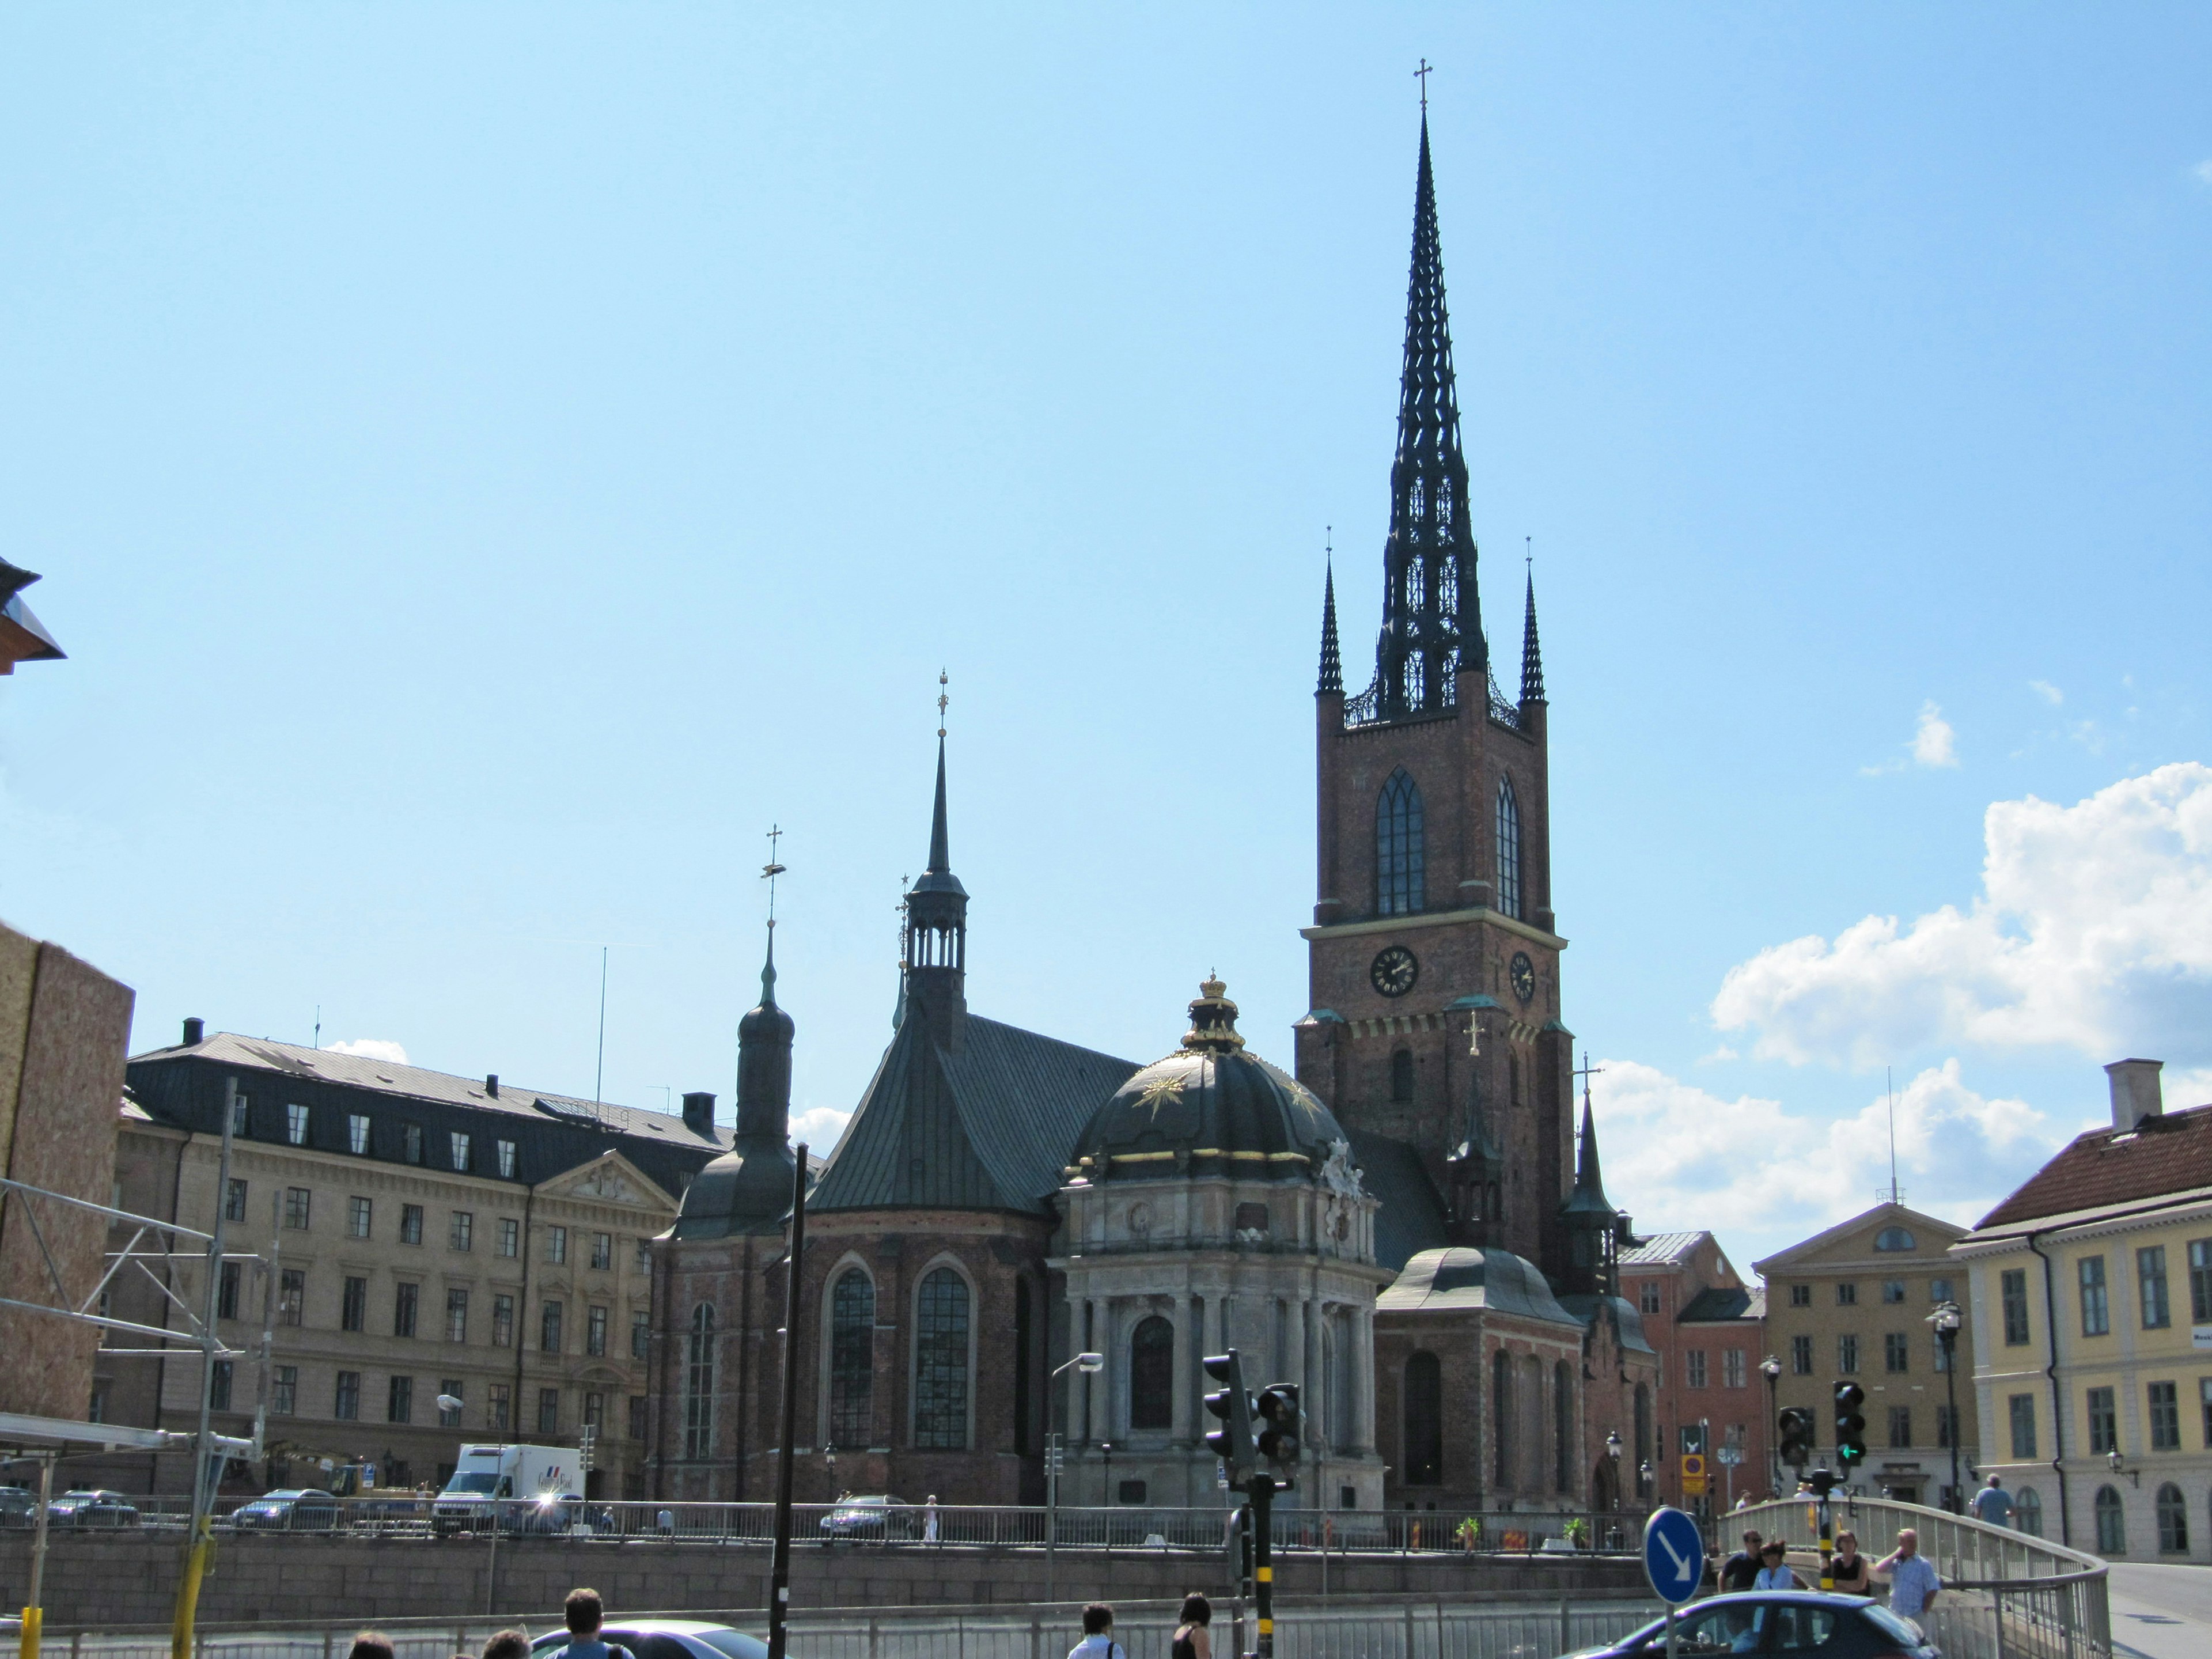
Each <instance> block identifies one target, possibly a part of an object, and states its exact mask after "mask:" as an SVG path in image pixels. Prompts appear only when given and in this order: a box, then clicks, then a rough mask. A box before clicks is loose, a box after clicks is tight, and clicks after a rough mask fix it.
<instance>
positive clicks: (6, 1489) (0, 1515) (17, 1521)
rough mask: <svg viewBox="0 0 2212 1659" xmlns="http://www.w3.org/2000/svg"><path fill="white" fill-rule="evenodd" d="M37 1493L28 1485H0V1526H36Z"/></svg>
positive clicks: (37, 1518) (37, 1514)
mask: <svg viewBox="0 0 2212 1659" xmlns="http://www.w3.org/2000/svg"><path fill="white" fill-rule="evenodd" d="M38 1520H39V1495H38V1493H36V1492H33V1491H32V1490H31V1489H30V1488H29V1487H28V1486H0V1527H30V1526H36V1525H37V1524H38Z"/></svg>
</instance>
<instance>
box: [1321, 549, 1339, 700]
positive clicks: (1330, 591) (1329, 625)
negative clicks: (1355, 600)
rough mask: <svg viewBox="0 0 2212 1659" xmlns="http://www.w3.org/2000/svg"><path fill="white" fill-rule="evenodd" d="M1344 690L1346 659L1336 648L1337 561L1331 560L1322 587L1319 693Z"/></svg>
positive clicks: (1324, 693)
mask: <svg viewBox="0 0 2212 1659" xmlns="http://www.w3.org/2000/svg"><path fill="white" fill-rule="evenodd" d="M1343 690H1344V659H1343V658H1342V656H1340V654H1339V653H1338V651H1337V648H1336V562H1335V561H1334V560H1331V561H1330V562H1329V566H1328V574H1327V575H1325V576H1323V577H1322V588H1321V686H1320V690H1319V695H1326V694H1327V693H1328V692H1331V691H1334V692H1339V693H1341V692H1342V691H1343Z"/></svg>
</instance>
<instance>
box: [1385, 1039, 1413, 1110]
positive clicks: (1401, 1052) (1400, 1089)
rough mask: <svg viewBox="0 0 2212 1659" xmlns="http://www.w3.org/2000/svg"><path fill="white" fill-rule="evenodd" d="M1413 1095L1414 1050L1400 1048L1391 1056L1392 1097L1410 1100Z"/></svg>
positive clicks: (1396, 1099)
mask: <svg viewBox="0 0 2212 1659" xmlns="http://www.w3.org/2000/svg"><path fill="white" fill-rule="evenodd" d="M1390 1098H1391V1099H1393V1100H1395V1101H1408V1100H1411V1099H1412V1098H1413V1050H1412V1049H1411V1048H1400V1049H1398V1050H1396V1051H1395V1053H1393V1054H1391V1056H1390Z"/></svg>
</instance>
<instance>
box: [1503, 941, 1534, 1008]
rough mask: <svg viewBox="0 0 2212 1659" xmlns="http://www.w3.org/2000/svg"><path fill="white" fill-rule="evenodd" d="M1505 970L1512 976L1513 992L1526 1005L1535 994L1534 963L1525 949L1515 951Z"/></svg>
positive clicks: (1523, 1005)
mask: <svg viewBox="0 0 2212 1659" xmlns="http://www.w3.org/2000/svg"><path fill="white" fill-rule="evenodd" d="M1506 971H1507V972H1508V973H1510V974H1511V975H1512V976H1513V994H1514V995H1515V996H1516V997H1519V998H1520V999H1521V1006H1522V1007H1524V1008H1525V1007H1527V1006H1528V1004H1529V1003H1530V1002H1531V1001H1532V1000H1534V997H1535V995H1536V964H1535V963H1533V962H1531V961H1529V960H1528V952H1527V951H1515V952H1514V953H1513V960H1512V963H1510V965H1509V966H1508V968H1507V969H1506Z"/></svg>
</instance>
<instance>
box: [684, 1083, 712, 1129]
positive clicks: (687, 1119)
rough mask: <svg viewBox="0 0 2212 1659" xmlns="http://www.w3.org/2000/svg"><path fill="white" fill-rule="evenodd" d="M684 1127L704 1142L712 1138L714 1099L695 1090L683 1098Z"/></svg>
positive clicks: (710, 1095) (702, 1091)
mask: <svg viewBox="0 0 2212 1659" xmlns="http://www.w3.org/2000/svg"><path fill="white" fill-rule="evenodd" d="M684 1127H685V1128H687V1129H689V1130H690V1132H691V1133H693V1134H695V1135H697V1136H699V1137H700V1138H701V1139H705V1140H712V1139H714V1096H713V1095H712V1094H711V1093H708V1091H705V1090H695V1091H692V1092H691V1093H690V1094H687V1095H685V1096H684Z"/></svg>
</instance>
